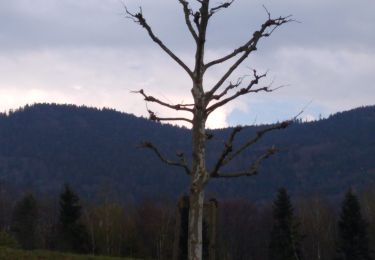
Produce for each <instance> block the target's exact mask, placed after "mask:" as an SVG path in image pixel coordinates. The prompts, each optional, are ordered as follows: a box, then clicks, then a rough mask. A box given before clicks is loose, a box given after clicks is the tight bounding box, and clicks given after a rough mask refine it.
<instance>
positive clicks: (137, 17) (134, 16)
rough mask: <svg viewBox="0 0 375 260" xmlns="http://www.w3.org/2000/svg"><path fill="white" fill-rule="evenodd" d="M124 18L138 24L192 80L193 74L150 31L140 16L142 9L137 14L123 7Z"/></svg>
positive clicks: (141, 15)
mask: <svg viewBox="0 0 375 260" xmlns="http://www.w3.org/2000/svg"><path fill="white" fill-rule="evenodd" d="M124 8H125V12H126V15H127V16H126V17H127V18H130V19H132V20H133V21H134V22H136V23H138V24H140V25H141V26H142V27H143V28H145V29H146V31H147V32H148V35H149V36H150V38H151V39H152V40H153V41H154V42H155V43H156V44H157V45H159V46H160V48H161V49H162V50H163V51H165V52H166V53H167V54H168V55H169V56H170V57H171V58H172V59H173V60H174V61H176V62H177V63H178V64H179V65H180V66H181V67H182V68H183V69H184V70H185V71H186V72H187V73H188V74H189V76H190V77H191V78H193V72H192V71H191V70H190V68H189V67H188V66H187V65H186V64H185V63H184V62H183V61H182V60H181V59H180V58H179V57H177V55H175V54H174V53H173V52H172V51H171V50H170V49H169V48H168V47H167V46H166V45H165V44H164V43H163V42H162V41H161V40H160V39H159V38H158V37H157V36H156V35H155V34H154V32H153V31H152V29H151V27H150V26H149V25H148V23H147V22H146V19H145V18H144V16H143V14H142V8H140V9H139V12H138V13H131V12H130V11H129V10H128V9H127V7H126V6H125V5H124Z"/></svg>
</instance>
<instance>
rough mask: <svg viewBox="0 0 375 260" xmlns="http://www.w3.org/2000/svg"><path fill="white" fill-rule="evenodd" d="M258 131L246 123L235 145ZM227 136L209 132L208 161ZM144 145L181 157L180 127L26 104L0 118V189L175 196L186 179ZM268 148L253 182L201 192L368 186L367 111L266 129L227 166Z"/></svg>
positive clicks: (374, 167)
mask: <svg viewBox="0 0 375 260" xmlns="http://www.w3.org/2000/svg"><path fill="white" fill-rule="evenodd" d="M263 127H265V126H257V127H247V128H246V130H244V131H242V132H241V133H240V135H239V136H238V143H240V142H241V141H244V140H246V138H249V137H251V136H253V135H254V133H255V131H256V129H260V128H263ZM230 132H231V129H222V130H215V131H212V133H213V138H212V139H211V140H210V141H208V142H209V143H208V149H207V150H208V158H209V161H210V162H209V165H212V164H213V162H214V160H215V158H217V156H218V154H219V153H220V152H221V150H222V148H223V143H224V140H226V139H227V136H228V135H229V134H230ZM145 140H148V141H152V142H153V143H154V144H155V145H157V146H159V147H160V150H161V151H162V152H163V153H165V154H166V155H167V156H168V157H170V158H172V159H173V158H175V154H176V152H177V151H179V152H185V154H187V155H189V154H190V131H189V130H188V129H184V128H178V127H173V126H170V125H161V124H159V123H155V122H151V121H149V120H146V119H144V118H137V117H135V116H133V115H129V114H124V113H120V112H116V111H114V110H110V109H102V110H99V109H93V108H87V107H77V106H72V105H55V104H37V105H33V106H26V107H24V108H22V109H19V110H17V111H13V112H11V113H9V115H5V114H1V115H0V183H2V185H5V186H9V187H13V188H14V189H16V190H19V191H30V190H33V191H37V192H39V193H41V194H51V196H52V194H53V195H55V194H57V193H58V192H59V191H60V190H61V187H62V184H63V183H65V182H67V183H70V184H71V185H72V186H73V187H74V188H75V189H76V190H77V191H78V192H79V193H80V194H81V195H82V196H84V197H86V198H93V197H95V196H96V194H98V191H100V190H102V189H103V188H110V190H111V191H112V193H113V194H116V196H118V197H119V198H124V199H125V198H126V199H136V200H137V199H140V198H142V197H151V196H156V195H158V196H164V197H172V198H176V197H177V196H178V195H180V194H182V193H183V192H186V191H187V185H188V183H189V179H188V178H187V176H185V173H184V171H183V170H181V169H179V168H173V167H172V168H171V167H168V166H165V165H164V164H162V163H161V162H160V161H159V160H158V158H156V156H154V154H153V153H152V152H151V151H149V150H144V149H140V148H139V144H140V143H141V142H142V141H145ZM238 143H237V144H238ZM272 145H275V146H276V147H278V148H279V149H280V152H279V153H278V154H277V155H275V156H273V157H271V158H270V159H268V160H267V161H265V162H264V163H263V166H262V167H261V169H260V172H259V174H258V175H257V176H254V177H250V178H241V179H233V180H231V179H229V180H214V181H213V182H211V183H210V185H209V191H208V195H209V196H216V197H219V198H229V197H236V198H238V197H243V198H249V199H252V200H263V199H269V198H273V196H274V194H275V190H276V189H277V188H279V187H281V186H284V187H287V188H288V189H289V190H290V191H291V193H292V194H295V195H296V194H303V195H309V194H318V193H319V194H323V195H328V196H336V195H339V194H341V193H342V192H344V191H346V190H347V189H348V188H349V187H354V188H355V189H361V188H364V187H370V186H371V185H373V184H374V181H375V107H374V106H371V107H363V108H358V109H354V110H351V111H348V112H342V113H339V114H336V115H333V116H331V117H329V118H328V119H324V120H320V121H317V122H310V123H296V124H293V125H292V126H291V127H289V128H287V129H285V130H280V131H277V132H273V133H270V134H269V135H267V136H265V137H264V139H263V140H262V141H261V142H259V144H257V145H256V146H255V147H252V148H251V149H249V150H248V151H246V153H244V154H243V155H242V156H240V158H239V159H238V160H237V161H235V162H234V163H233V165H232V166H231V168H232V169H236V168H238V169H241V168H243V167H246V166H249V164H250V163H249V162H250V160H249V158H254V157H256V156H259V155H260V154H262V152H264V151H265V150H266V149H267V148H269V147H271V146H272ZM229 170H230V169H229Z"/></svg>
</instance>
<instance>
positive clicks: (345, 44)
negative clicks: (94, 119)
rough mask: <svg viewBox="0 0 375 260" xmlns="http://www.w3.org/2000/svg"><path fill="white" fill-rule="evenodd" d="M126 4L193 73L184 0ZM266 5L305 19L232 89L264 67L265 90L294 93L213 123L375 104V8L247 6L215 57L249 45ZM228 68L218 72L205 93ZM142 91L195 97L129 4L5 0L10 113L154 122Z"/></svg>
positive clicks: (229, 110)
mask: <svg viewBox="0 0 375 260" xmlns="http://www.w3.org/2000/svg"><path fill="white" fill-rule="evenodd" d="M194 2H196V1H194ZM211 2H212V3H213V4H217V3H221V1H219V0H218V1H211ZM125 3H126V4H127V6H128V8H129V9H130V10H135V11H136V10H138V7H139V6H142V7H143V14H144V16H145V17H146V18H147V21H148V22H149V24H151V25H152V27H153V30H154V32H155V33H156V34H157V35H158V36H159V37H160V38H161V39H162V40H163V41H164V43H165V44H167V45H168V46H169V47H170V48H171V49H172V50H173V51H175V53H176V54H178V56H180V57H181V58H182V59H183V60H184V61H186V63H187V64H189V65H190V66H191V65H192V62H193V53H194V43H193V41H192V40H191V37H190V36H189V34H188V32H187V30H186V28H185V25H184V22H183V13H182V10H181V7H180V4H179V3H178V1H177V0H157V1H156V0H143V1H139V0H125ZM263 4H264V5H265V6H266V7H267V8H268V10H269V11H270V12H271V13H272V14H273V15H274V16H280V15H282V16H284V15H289V14H293V17H294V18H295V19H296V20H298V21H300V22H301V23H289V24H286V25H283V26H282V27H280V28H279V29H278V30H277V31H275V33H274V34H273V35H272V36H271V37H269V38H266V39H264V40H262V41H261V42H260V43H259V45H258V51H257V52H256V53H255V54H253V55H251V56H250V57H249V59H247V60H246V61H245V62H244V63H243V66H242V67H241V68H240V70H239V71H238V72H237V73H235V74H234V75H233V78H232V81H235V80H236V78H237V77H239V76H241V75H243V74H247V73H248V70H249V68H256V69H257V70H258V71H260V72H261V71H267V70H268V71H269V74H268V75H269V76H268V79H267V80H266V81H265V82H264V83H265V84H266V83H268V82H270V81H274V85H275V86H278V85H288V86H287V87H285V88H281V89H279V90H278V91H277V92H273V93H268V94H257V95H253V96H246V97H242V98H240V99H238V100H237V101H236V102H233V103H231V104H229V105H228V106H226V107H225V108H223V109H221V110H218V111H217V112H215V113H214V114H212V118H211V119H210V120H209V122H208V125H209V126H210V127H224V126H228V125H236V124H252V123H254V122H255V123H264V122H274V121H277V120H283V119H287V118H290V117H292V116H294V115H295V114H297V113H298V112H299V111H300V110H301V109H302V108H304V107H305V106H306V105H307V104H309V105H308V107H307V108H306V110H305V113H304V114H303V115H302V117H303V118H305V119H308V120H311V119H314V118H315V119H316V118H318V117H319V116H320V115H322V116H323V117H325V116H328V115H329V114H331V113H335V112H338V111H343V110H348V109H351V108H354V107H358V106H361V105H374V104H375V86H374V82H375V15H374V10H375V1H374V0H358V1H353V0H350V1H349V0H329V1H327V0H324V1H323V0H303V1H302V0H284V1H276V0H273V1H271V0H269V1H258V0H251V1H250V0H236V1H235V3H234V4H233V5H232V7H231V8H230V9H228V10H224V11H222V12H220V13H217V15H216V16H215V17H214V18H213V19H212V20H211V22H210V25H209V32H208V42H207V44H208V49H207V60H210V59H212V58H215V57H220V56H222V55H224V54H226V53H228V52H229V51H231V50H233V49H234V48H236V47H238V46H239V45H241V44H242V43H244V42H245V41H247V39H249V37H250V36H251V35H252V33H253V31H254V30H256V29H257V28H259V25H260V24H261V23H262V22H264V21H265V19H266V18H267V15H266V13H265V11H264V9H263V7H262V5H263ZM226 65H228V64H226ZM225 68H226V66H223V67H220V68H216V69H214V70H210V71H209V73H208V74H207V77H206V79H205V83H206V85H207V86H208V87H209V86H211V84H213V83H214V82H215V80H217V79H218V78H219V77H220V75H221V73H223V71H225ZM208 87H207V88H208ZM140 88H143V89H145V90H146V91H148V93H150V94H152V95H155V96H158V97H160V98H161V99H163V100H165V101H169V102H189V101H191V97H190V89H191V82H190V80H189V78H188V76H187V75H186V74H185V72H184V71H183V70H182V69H181V68H180V67H178V66H177V65H176V64H175V63H174V61H172V60H170V59H169V57H167V56H166V55H165V53H163V52H162V51H160V49H159V48H158V47H157V46H156V45H155V44H153V43H152V42H151V40H150V39H149V38H148V36H147V33H146V32H145V31H144V30H143V29H142V28H141V27H139V25H137V24H135V23H133V22H132V21H131V20H129V19H126V18H125V17H124V10H123V9H122V3H121V1H120V0H79V1H77V0H0V111H6V110H8V109H15V108H18V107H20V106H24V105H25V104H32V103H35V102H56V103H70V104H77V105H88V106H96V107H104V106H105V107H110V108H115V109H117V110H120V111H124V112H128V113H134V114H135V115H146V114H147V112H146V107H145V103H144V101H143V100H142V98H141V97H140V96H137V95H134V94H130V91H131V90H137V89H140ZM150 108H152V109H153V110H155V111H157V113H158V115H160V116H165V115H166V114H168V115H171V113H170V112H169V111H166V110H161V109H158V107H157V106H155V105H150Z"/></svg>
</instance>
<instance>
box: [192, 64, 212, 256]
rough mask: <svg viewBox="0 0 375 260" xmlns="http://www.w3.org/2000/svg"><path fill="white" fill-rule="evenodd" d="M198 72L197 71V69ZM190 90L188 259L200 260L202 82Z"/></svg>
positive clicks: (203, 176)
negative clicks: (190, 135) (190, 174)
mask: <svg viewBox="0 0 375 260" xmlns="http://www.w3.org/2000/svg"><path fill="white" fill-rule="evenodd" d="M198 70H199V69H198ZM197 81H198V82H197V83H195V84H194V86H193V89H192V94H193V97H194V100H195V107H194V118H193V136H192V138H193V140H192V142H193V156H192V180H191V185H190V196H189V201H190V208H189V236H188V259H189V260H201V259H202V246H203V245H202V222H203V202H204V185H205V183H206V181H207V180H208V173H207V171H206V164H205V162H206V158H205V142H206V131H205V128H206V118H207V116H206V103H205V97H204V91H203V87H202V84H201V82H202V80H199V79H198V80H197Z"/></svg>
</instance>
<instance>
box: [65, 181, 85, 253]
mask: <svg viewBox="0 0 375 260" xmlns="http://www.w3.org/2000/svg"><path fill="white" fill-rule="evenodd" d="M81 211H82V207H81V205H80V202H79V197H78V196H77V194H75V192H74V191H73V190H72V189H71V188H70V187H69V185H65V187H64V191H63V192H62V193H61V195H60V216H59V235H60V237H59V238H60V239H59V247H60V249H62V250H64V251H74V252H80V253H84V252H86V251H87V250H88V241H89V239H88V232H87V229H86V227H85V226H84V225H83V224H82V223H81V222H80V218H81Z"/></svg>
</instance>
